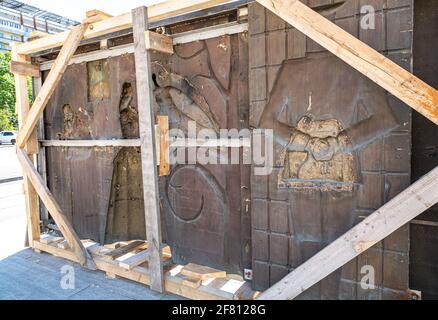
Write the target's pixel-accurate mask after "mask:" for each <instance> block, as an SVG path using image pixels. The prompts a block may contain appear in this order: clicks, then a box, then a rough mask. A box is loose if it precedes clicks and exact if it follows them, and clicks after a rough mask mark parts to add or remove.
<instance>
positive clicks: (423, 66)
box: [409, 0, 438, 299]
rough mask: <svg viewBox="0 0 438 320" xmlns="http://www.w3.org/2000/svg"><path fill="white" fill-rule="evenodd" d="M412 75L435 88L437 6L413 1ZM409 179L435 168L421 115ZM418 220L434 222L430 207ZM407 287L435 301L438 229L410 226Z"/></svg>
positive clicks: (435, 150) (435, 154)
mask: <svg viewBox="0 0 438 320" xmlns="http://www.w3.org/2000/svg"><path fill="white" fill-rule="evenodd" d="M414 26H415V27H414V73H415V75H416V76H417V77H419V78H420V79H422V80H424V81H426V82H427V83H428V84H430V85H431V86H432V87H434V88H437V87H438V64H437V63H436V52H437V50H438V3H437V1H428V0H416V1H415V16H414ZM412 140H413V141H412V180H413V181H415V180H418V179H419V178H421V177H422V176H423V175H424V174H426V173H427V172H429V171H430V170H432V169H433V168H435V167H436V166H437V165H438V143H437V141H438V128H437V126H436V125H434V124H433V123H432V122H430V121H429V120H427V119H426V118H425V117H423V116H422V115H421V114H418V113H414V114H413V119H412ZM418 219H421V220H428V221H435V222H438V208H437V206H434V207H432V208H431V209H430V210H428V211H426V212H425V213H424V214H422V215H421V216H420V217H419V218H418ZM410 229H411V243H410V246H411V250H410V260H411V261H410V272H409V277H410V286H411V287H412V289H416V290H420V291H422V292H423V299H437V298H438V276H437V275H438V259H437V254H436V253H437V252H438V251H437V250H438V227H434V226H422V225H413V224H412V225H411V228H410Z"/></svg>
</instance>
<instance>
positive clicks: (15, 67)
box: [9, 60, 40, 78]
mask: <svg viewBox="0 0 438 320" xmlns="http://www.w3.org/2000/svg"><path fill="white" fill-rule="evenodd" d="M9 69H10V71H11V72H12V73H15V74H19V75H21V76H26V77H35V78H39V77H40V67H39V66H37V65H35V64H30V63H25V62H20V61H14V60H12V61H11V62H10V63H9Z"/></svg>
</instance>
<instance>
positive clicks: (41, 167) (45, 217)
mask: <svg viewBox="0 0 438 320" xmlns="http://www.w3.org/2000/svg"><path fill="white" fill-rule="evenodd" d="M42 85H43V83H42V77H41V76H40V77H38V78H34V79H33V96H34V97H36V96H37V95H38V93H39V92H40V90H41V86H42ZM37 136H38V140H45V132H44V114H42V115H41V117H40V120H39V121H38V125H37ZM46 167H47V164H46V148H45V147H43V146H40V147H39V152H38V155H37V168H38V172H39V173H40V175H41V177H42V178H43V180H44V183H45V184H46V185H47V168H46ZM39 205H40V218H41V221H42V224H43V229H44V228H46V227H47V224H48V222H49V212H48V211H47V209H46V207H45V206H44V204H43V203H42V201H40V202H39Z"/></svg>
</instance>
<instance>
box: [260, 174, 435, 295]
mask: <svg viewBox="0 0 438 320" xmlns="http://www.w3.org/2000/svg"><path fill="white" fill-rule="evenodd" d="M437 190H438V167H437V168H435V169H434V170H432V171H431V172H430V173H428V174H427V175H425V176H424V177H423V178H421V179H420V180H418V181H417V182H416V183H414V184H413V185H412V186H410V187H409V188H407V189H406V190H405V191H403V192H402V193H400V194H399V195H398V196H396V197H395V198H393V199H392V200H391V201H389V202H388V203H387V204H385V205H384V206H383V207H381V208H380V209H379V210H377V211H376V212H374V213H373V214H371V215H370V216H368V217H367V218H366V219H365V220H363V221H362V222H361V223H359V224H358V225H356V226H355V227H354V228H352V229H351V230H350V231H348V232H347V233H345V234H344V235H343V236H342V237H340V238H339V239H337V240H335V241H334V242H332V243H331V244H330V245H328V246H327V247H326V248H324V249H323V250H321V251H320V252H319V253H317V254H316V255H315V256H313V257H312V258H310V259H309V260H307V261H306V262H305V263H304V264H302V265H301V266H299V267H298V268H297V269H295V270H294V271H293V272H292V273H290V274H288V275H287V276H286V277H284V278H283V279H282V280H281V281H279V282H278V283H277V284H275V285H274V286H273V287H271V288H269V289H268V290H266V291H265V292H263V293H262V294H261V295H260V297H259V299H275V300H284V299H293V298H295V297H297V296H298V295H299V294H300V293H302V292H304V291H305V290H306V289H308V288H310V287H311V286H313V285H314V284H315V283H318V282H319V281H320V280H322V279H324V278H325V277H327V276H328V275H329V274H331V273H332V272H333V271H335V270H337V269H339V268H340V267H342V266H343V265H345V264H346V263H347V262H349V261H351V260H352V259H354V258H355V257H357V256H358V255H359V254H361V253H363V252H364V251H365V250H367V249H369V248H370V247H371V246H373V245H375V244H376V243H378V242H379V241H381V240H383V239H384V238H386V237H387V236H389V235H390V234H391V233H393V232H394V231H396V230H397V229H399V228H401V227H402V226H404V225H405V224H407V223H408V222H409V221H411V220H412V219H414V218H415V217H416V216H418V215H420V214H421V213H423V212H424V211H426V210H427V209H428V208H430V207H431V206H433V205H434V204H435V203H437V202H438V192H437Z"/></svg>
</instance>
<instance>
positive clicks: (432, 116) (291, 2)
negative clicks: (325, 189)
mask: <svg viewBox="0 0 438 320" xmlns="http://www.w3.org/2000/svg"><path fill="white" fill-rule="evenodd" d="M225 2H228V1H225V0H222V1H221V0H216V1H214V0H212V1H206V0H204V1H203V0H187V1H180V0H171V1H168V2H165V3H160V4H157V5H154V6H151V7H149V9H148V10H146V9H145V8H138V9H135V10H134V11H133V15H131V13H127V14H124V15H121V16H117V17H107V16H102V15H100V18H99V19H98V20H99V21H97V22H95V21H94V20H88V21H87V22H85V23H83V24H81V25H79V26H77V27H75V28H74V29H73V30H72V31H67V32H64V33H60V34H57V35H53V36H46V37H43V38H40V39H37V40H35V41H33V42H29V43H24V44H20V45H16V46H14V47H13V52H12V53H13V59H14V61H16V62H17V63H19V64H20V66H23V64H24V63H26V60H27V56H28V55H29V54H31V53H35V52H39V51H43V50H46V49H51V48H55V47H58V46H61V45H63V47H62V50H61V52H60V54H59V55H58V58H57V60H56V61H55V63H54V65H53V66H52V69H51V72H50V73H49V76H48V78H47V79H46V81H45V83H44V85H43V86H42V88H41V91H40V93H39V94H38V97H37V99H36V100H35V103H34V105H33V106H32V108H30V109H29V103H28V101H27V97H26V96H27V88H26V77H25V76H24V75H22V74H23V73H21V72H18V71H17V72H16V75H15V79H16V88H17V90H16V95H17V111H18V114H19V120H20V121H19V122H20V128H21V130H20V134H19V137H18V140H17V142H18V147H19V149H18V152H17V153H18V156H19V158H20V162H21V164H22V166H23V169H24V171H25V178H24V186H25V193H26V204H27V206H26V208H27V215H28V222H29V231H28V232H29V239H30V241H29V242H30V245H31V246H32V247H34V248H36V249H39V250H44V251H47V252H51V253H54V254H58V255H61V256H64V257H65V258H67V259H70V260H73V261H77V262H79V263H81V264H85V263H88V262H89V261H90V260H91V259H89V257H88V254H87V252H86V250H85V251H84V247H83V245H82V243H80V241H79V240H78V238H77V237H75V233H74V230H73V228H72V226H71V225H69V224H68V223H67V222H66V221H65V219H64V218H63V214H62V212H61V211H60V209H59V206H57V204H56V201H55V200H54V199H53V196H52V195H51V194H50V191H49V190H48V188H47V187H46V186H45V183H44V181H43V180H42V179H41V177H40V176H39V174H38V172H37V171H36V170H35V167H34V164H33V161H32V157H33V155H34V154H36V153H38V145H37V140H36V136H35V125H36V123H37V121H38V120H39V118H40V116H41V114H42V112H43V110H44V108H45V105H46V104H47V101H48V99H49V98H50V96H51V94H52V93H53V91H54V89H55V87H56V85H57V84H58V83H59V80H60V78H61V76H62V74H63V72H64V71H65V68H66V67H67V65H68V63H69V60H70V59H71V58H72V56H73V54H74V52H75V50H76V48H77V46H78V45H79V43H80V41H81V39H90V38H93V37H97V36H101V35H105V34H108V33H111V32H114V31H120V30H124V29H127V28H130V27H133V30H134V37H135V55H136V62H137V65H141V66H142V68H137V84H138V86H139V88H138V89H139V90H138V92H144V93H148V92H150V83H149V80H148V78H149V77H148V75H149V61H148V52H147V50H146V45H145V36H144V32H145V31H147V29H148V28H147V26H148V23H149V22H151V21H156V20H159V19H163V18H166V17H171V16H173V15H178V14H182V13H187V12H190V11H194V10H200V9H205V8H208V7H211V6H213V5H218V4H223V3H225ZM257 2H259V3H260V4H261V5H263V6H264V7H265V8H267V9H268V10H270V11H272V12H273V13H274V14H276V15H278V16H279V17H280V18H282V19H283V20H284V21H286V22H287V23H289V24H291V25H292V26H294V27H295V28H296V29H298V30H299V31H301V32H303V33H304V34H305V35H306V36H308V37H310V38H311V39H312V40H314V41H315V42H317V43H319V44H320V45H321V46H323V47H324V48H326V49H327V50H329V51H330V52H332V53H333V54H335V55H336V56H338V57H339V58H340V59H342V60H343V61H345V62H346V63H348V64H349V65H351V66H352V67H353V68H355V69H356V70H358V71H359V72H361V73H363V74H364V75H365V76H367V77H368V78H369V79H371V80H372V81H374V82H375V83H377V84H378V85H380V86H381V87H382V88H384V89H386V90H387V91H389V92H390V93H392V94H393V95H394V96H396V97H398V98H399V99H400V100H402V101H404V102H405V103H406V104H408V105H409V106H410V107H411V108H413V109H415V110H416V111H418V112H420V113H421V114H423V115H424V116H426V117H427V118H428V119H429V120H431V121H433V122H434V123H435V124H438V92H437V90H435V89H434V88H432V87H430V86H429V85H427V84H426V83H424V82H423V81H421V80H420V79H418V78H417V77H415V76H413V75H412V74H411V73H409V72H408V71H406V70H404V69H403V68H401V67H399V66H398V65H397V64H395V63H393V62H392V61H390V60H389V59H387V58H386V57H384V56H382V55H381V54H380V53H378V52H377V51H375V50H373V49H371V48H370V47H369V46H367V45H366V44H364V43H362V42H361V41H360V40H358V39H356V38H355V37H353V36H352V35H350V34H349V33H347V32H346V31H344V30H343V29H341V28H340V27H338V26H336V25H335V24H333V23H332V22H330V21H329V20H327V19H325V18H324V17H322V16H321V15H319V14H318V13H316V12H315V11H313V10H312V9H310V8H309V7H307V6H306V5H304V4H303V3H301V2H300V1H298V0H257ZM94 16H95V15H94ZM24 73H25V74H28V73H30V71H26V72H24ZM33 75H36V73H35V74H33ZM150 97H151V95H150V94H149V95H148V94H144V95H140V96H139V105H140V106H141V108H139V109H140V110H139V111H140V113H141V114H142V116H141V119H142V121H141V123H140V127H141V140H140V141H141V142H140V145H141V147H142V152H143V151H144V152H143V154H142V163H143V173H144V183H146V185H145V199H153V200H152V201H147V203H146V208H148V209H147V211H146V221H147V230H148V231H147V233H148V240H149V243H153V246H151V250H150V252H149V257H150V268H149V269H150V270H149V272H150V278H148V279H147V280H146V278H144V279H145V280H144V282H145V283H147V284H151V287H152V288H153V289H156V290H158V291H163V290H164V289H166V290H168V285H167V283H166V279H165V277H164V275H163V266H162V263H161V247H160V244H161V238H160V232H159V230H160V219H159V207H158V204H157V202H156V195H157V183H156V178H157V174H158V172H157V168H156V165H155V161H156V160H155V154H156V153H157V151H156V150H155V143H149V148H148V147H147V146H146V144H147V141H148V139H149V142H151V141H154V138H153V137H154V134H155V131H154V130H153V122H152V119H154V118H153V115H152V114H151V108H150V103H151V102H150ZM148 137H149V138H148ZM160 141H161V140H160ZM163 141H164V145H166V141H165V139H164V140H163ZM160 145H161V143H160ZM29 156H30V157H29ZM437 178H438V169H434V170H433V171H432V172H430V173H429V174H428V175H426V176H425V177H423V178H422V179H420V180H419V181H418V182H417V183H415V184H414V185H412V186H411V187H409V188H408V189H406V190H405V191H404V192H402V193H401V194H400V195H399V196H397V197H395V198H394V199H393V200H391V201H390V202H388V203H387V204H385V205H384V206H383V207H382V208H381V209H379V210H377V211H376V212H375V213H373V214H372V215H370V216H369V217H368V218H367V219H365V220H364V221H363V222H362V223H360V224H358V225H357V226H355V227H354V228H352V229H351V230H350V231H349V232H347V233H346V234H345V235H344V236H342V237H341V238H339V239H338V240H336V241H334V242H333V243H332V244H331V245H329V246H328V247H326V248H325V249H323V250H322V251H320V252H319V253H318V254H317V255H315V256H314V257H313V258H311V259H310V260H308V261H307V262H306V263H304V264H303V265H302V266H300V267H299V268H297V269H296V270H295V271H294V272H292V273H291V274H289V275H287V276H286V277H285V278H284V279H283V280H281V281H280V282H279V283H277V284H276V285H274V286H273V287H272V288H270V289H268V290H267V291H265V292H264V293H263V294H262V295H261V296H260V298H261V299H279V298H287V299H292V298H294V297H296V296H297V295H298V294H299V293H301V292H302V291H303V290H305V289H307V288H309V287H311V286H312V285H313V284H315V283H317V282H318V281H320V280H322V279H323V278H324V277H326V276H327V275H329V274H330V273H331V272H333V271H334V270H336V269H338V268H339V267H342V266H343V265H344V264H345V263H347V262H348V261H350V260H351V259H353V258H354V257H356V256H357V255H359V254H360V253H362V252H364V251H365V250H367V249H368V248H370V247H371V246H373V245H374V244H375V243H377V242H379V241H381V240H382V239H383V238H385V237H386V236H388V235H389V234H391V233H392V232H394V231H395V230H396V229H397V228H399V227H401V226H402V225H404V224H406V223H408V222H409V221H410V220H412V219H414V218H415V217H416V216H417V215H419V214H420V213H422V212H424V211H425V210H426V209H428V208H429V207H430V206H432V205H434V204H435V203H437V202H438V195H437V192H434V189H436V187H437V186H438V182H437V181H438V179H437ZM36 193H38V195H39V196H40V197H41V198H42V200H43V202H44V204H45V205H46V206H47V207H48V210H49V211H50V213H51V214H52V215H54V216H56V217H55V221H56V220H57V223H59V224H60V228H61V231H63V234H64V236H65V237H66V239H67V241H68V242H69V244H70V245H71V246H72V249H73V250H72V251H68V250H67V251H66V250H62V251H58V250H54V249H51V248H48V247H47V246H48V245H45V244H42V243H41V242H40V241H39V219H38V216H37V213H38V198H37V195H36ZM94 261H95V262H96V265H97V267H98V268H99V269H102V270H105V271H107V272H110V273H113V274H120V275H122V276H125V277H128V278H132V277H134V278H136V279H143V277H146V276H144V275H142V274H135V275H134V274H131V273H127V271H126V270H125V271H121V270H118V269H117V270H115V269H114V267H111V266H108V265H105V264H103V263H102V262H101V261H100V259H97V260H96V259H94ZM322 266H323V267H322ZM168 291H169V290H168ZM170 292H172V291H171V290H170Z"/></svg>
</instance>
